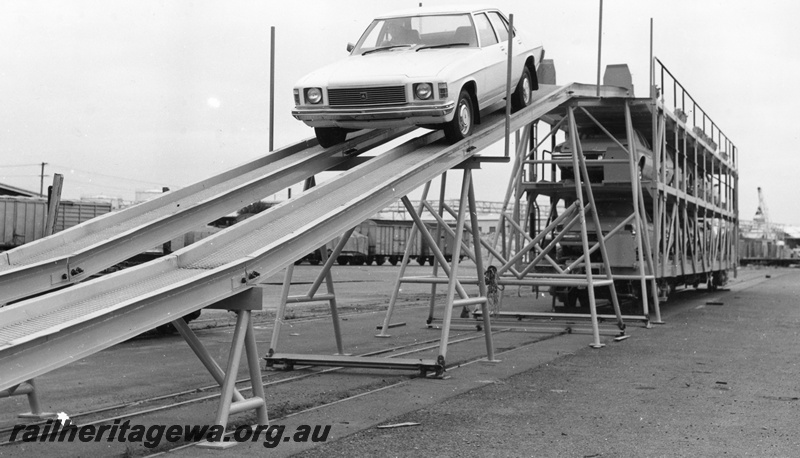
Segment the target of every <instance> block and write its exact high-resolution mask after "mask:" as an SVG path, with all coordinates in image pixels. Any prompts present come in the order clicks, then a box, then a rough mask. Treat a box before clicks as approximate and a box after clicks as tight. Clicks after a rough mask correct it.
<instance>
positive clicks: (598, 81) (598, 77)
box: [597, 0, 603, 97]
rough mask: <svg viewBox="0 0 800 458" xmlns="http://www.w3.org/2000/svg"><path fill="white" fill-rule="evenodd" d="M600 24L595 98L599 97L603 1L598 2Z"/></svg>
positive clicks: (598, 29)
mask: <svg viewBox="0 0 800 458" xmlns="http://www.w3.org/2000/svg"><path fill="white" fill-rule="evenodd" d="M599 22H600V24H599V26H598V28H597V96H598V97H600V56H601V53H602V49H603V0H600V21H599Z"/></svg>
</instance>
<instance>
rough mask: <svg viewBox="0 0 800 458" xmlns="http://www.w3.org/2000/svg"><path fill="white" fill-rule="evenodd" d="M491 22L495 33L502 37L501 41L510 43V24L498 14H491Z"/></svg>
mask: <svg viewBox="0 0 800 458" xmlns="http://www.w3.org/2000/svg"><path fill="white" fill-rule="evenodd" d="M489 20H490V21H492V25H493V26H494V30H495V32H497V35H498V36H499V37H500V41H508V24H506V21H504V20H503V18H502V17H501V16H500V14H498V13H497V12H491V13H489Z"/></svg>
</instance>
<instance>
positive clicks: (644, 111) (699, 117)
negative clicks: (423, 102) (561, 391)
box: [483, 59, 738, 347]
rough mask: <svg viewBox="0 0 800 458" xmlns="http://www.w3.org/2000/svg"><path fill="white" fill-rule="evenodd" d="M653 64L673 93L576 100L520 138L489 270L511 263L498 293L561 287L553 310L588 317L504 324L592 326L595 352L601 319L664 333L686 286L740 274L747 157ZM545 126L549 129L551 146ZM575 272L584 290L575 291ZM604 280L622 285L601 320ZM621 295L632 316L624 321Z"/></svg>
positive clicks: (550, 315)
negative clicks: (664, 308)
mask: <svg viewBox="0 0 800 458" xmlns="http://www.w3.org/2000/svg"><path fill="white" fill-rule="evenodd" d="M653 62H654V66H656V67H657V68H660V69H661V72H660V73H661V80H660V86H659V87H660V88H664V87H665V86H666V87H667V88H668V89H670V88H671V89H670V90H669V91H666V90H663V89H662V90H653V91H652V93H651V94H652V97H650V98H644V99H637V98H634V97H633V96H632V94H619V93H611V92H609V89H610V88H608V87H607V86H604V87H603V88H604V89H606V92H602V91H601V92H600V95H599V96H598V97H577V98H573V99H571V100H570V101H568V102H566V103H564V104H563V105H561V106H559V107H558V108H556V109H554V110H552V111H551V112H549V113H548V114H546V115H545V116H543V117H542V118H541V119H540V120H538V122H537V123H534V124H533V125H532V126H531V127H530V128H529V129H528V130H527V131H526V132H524V133H523V135H522V137H523V138H522V139H521V142H520V141H519V138H518V143H519V144H520V145H521V147H520V148H518V149H517V154H516V157H515V164H514V168H513V171H512V174H511V178H510V180H509V185H508V188H507V192H506V197H505V200H504V203H503V207H502V211H501V213H500V217H499V221H498V224H497V227H498V228H500V231H499V232H497V233H496V234H495V237H494V238H493V239H492V240H491V241H489V242H483V243H484V245H485V246H486V248H487V250H488V251H489V253H490V255H489V256H490V262H491V259H492V257H494V258H497V259H498V261H499V263H500V264H501V266H500V267H498V268H497V275H499V276H500V278H499V279H498V280H497V283H498V284H520V285H531V286H534V287H537V286H550V292H551V293H552V294H553V308H554V311H555V309H556V298H558V299H559V301H560V302H563V303H564V306H565V307H564V308H565V310H566V311H570V312H573V311H574V306H575V305H576V302H578V301H579V302H580V303H581V306H582V307H588V311H589V313H588V314H585V313H569V314H563V313H534V312H528V313H520V312H503V311H500V312H499V313H497V317H498V318H502V317H504V316H510V317H514V318H517V319H518V318H520V317H531V318H548V319H553V318H556V317H561V318H563V317H569V318H570V319H576V318H588V319H590V320H591V322H592V328H593V332H594V336H595V339H594V342H593V343H592V346H595V347H596V346H598V345H597V344H599V340H598V330H599V326H598V318H600V319H611V320H617V321H618V325H619V327H620V329H624V324H623V323H622V319H625V320H636V321H642V322H644V323H645V324H646V326H648V327H649V326H650V324H651V323H661V313H660V302H663V301H664V300H666V298H667V295H668V293H669V292H671V291H672V290H673V289H674V288H675V287H677V286H680V285H693V286H695V287H696V286H697V285H698V284H699V283H707V284H708V286H709V287H710V288H716V287H718V286H720V285H722V284H724V282H725V281H726V279H727V272H728V271H729V270H734V273H735V269H736V259H737V258H736V253H735V249H736V244H735V240H736V232H737V230H738V195H737V190H736V187H737V186H736V185H737V180H738V174H737V171H736V160H737V150H736V147H735V146H734V145H733V143H732V142H731V141H730V140H729V139H728V138H727V136H725V135H724V134H723V133H722V132H721V131H720V130H719V128H718V127H717V126H716V124H714V123H713V122H712V121H711V120H710V118H709V117H708V116H707V115H706V114H705V112H704V111H702V109H700V107H699V106H698V105H697V104H696V102H695V101H694V99H693V98H691V96H689V95H688V93H687V92H686V91H685V90H684V89H683V87H682V86H681V85H680V84H679V83H678V82H677V81H676V80H674V77H672V75H671V74H670V73H669V72H668V71H667V70H666V69H665V68H664V67H663V64H661V62H660V61H659V60H658V59H654V61H653ZM665 94H670V95H672V99H673V100H672V103H671V104H670V100H669V99H670V97H669V96H668V95H665ZM674 94H677V95H674ZM687 112H689V113H692V116H693V117H692V120H691V121H689V120H688V117H687V115H686V113H687ZM542 126H547V127H549V130H548V131H547V132H546V133H545V135H544V136H543V137H542V138H541V139H540V138H539V133H540V129H541V127H542ZM557 136H563V137H564V138H565V139H564V141H563V142H562V143H560V144H559V143H558V140H557ZM526 138H527V140H526ZM648 138H649V139H651V141H650V142H649V143H650V144H651V145H652V147H651V146H649V145H648V144H647V143H648V142H647V141H646V139H648ZM547 140H550V145H549V148H547V146H543V145H545V142H547ZM526 144H527V145H533V146H532V147H531V148H528V147H527V146H526ZM540 196H541V197H544V198H547V199H549V202H548V203H547V204H543V203H542V202H540V200H539V199H538V198H539V197H540ZM542 207H545V208H546V209H547V210H546V211H545V213H546V215H545V216H542V215H541V213H542ZM521 209H526V213H525V214H521ZM598 209H599V211H598ZM587 212H588V213H587ZM588 214H591V215H592V217H591V220H590V221H588V222H586V221H584V215H588ZM598 217H599V218H598ZM578 223H580V224H578ZM587 235H588V237H587ZM587 242H594V243H595V244H594V246H589V244H588V243H587ZM559 251H560V252H559ZM553 253H555V254H556V255H555V256H554V255H553ZM587 259H588V260H589V262H588V263H587ZM609 259H610V263H609ZM576 271H577V272H582V273H583V274H584V275H585V276H586V278H585V281H586V282H585V283H584V281H581V282H580V283H579V284H570V283H568V282H569V281H571V279H572V278H575V272H576ZM593 271H594V272H596V273H597V274H599V275H602V276H603V277H602V278H603V280H604V281H609V280H610V281H611V286H610V290H611V291H610V295H602V297H603V298H604V299H606V300H607V301H608V302H610V304H611V305H612V307H613V311H614V313H613V314H612V315H599V314H597V313H596V307H597V303H596V299H597V298H596V297H595V296H596V291H595V288H594V287H596V286H600V285H598V284H597V283H596V282H593V281H592V280H593V278H592V272H593ZM554 274H557V275H554ZM589 282H591V283H589ZM601 285H604V283H601ZM614 285H616V288H614ZM614 289H616V291H614ZM617 294H620V297H622V298H624V299H626V301H627V303H626V305H627V306H630V308H631V309H632V310H633V312H634V313H633V314H632V315H624V316H621V315H620V310H619V302H618V298H617ZM631 302H632V303H633V305H632V306H631V304H630V303H631ZM651 308H652V312H653V313H652V315H653V316H651Z"/></svg>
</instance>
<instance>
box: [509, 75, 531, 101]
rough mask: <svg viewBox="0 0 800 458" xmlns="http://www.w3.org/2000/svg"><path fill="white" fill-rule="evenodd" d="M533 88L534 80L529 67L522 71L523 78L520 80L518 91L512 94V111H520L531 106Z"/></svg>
mask: <svg viewBox="0 0 800 458" xmlns="http://www.w3.org/2000/svg"><path fill="white" fill-rule="evenodd" d="M532 88H533V80H532V78H531V72H530V70H528V67H525V68H524V69H523V70H522V78H520V79H519V84H517V89H516V90H515V91H514V93H513V94H511V109H512V110H513V111H519V110H521V109H523V108H525V107H527V106H528V105H530V104H531V90H532Z"/></svg>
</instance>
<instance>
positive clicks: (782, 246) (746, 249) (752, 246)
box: [739, 238, 800, 266]
mask: <svg viewBox="0 0 800 458" xmlns="http://www.w3.org/2000/svg"><path fill="white" fill-rule="evenodd" d="M739 264H741V265H743V266H746V265H771V266H788V265H792V264H800V256H798V249H797V248H795V249H792V248H790V247H789V246H788V245H787V244H786V242H784V241H783V240H774V239H750V238H740V239H739Z"/></svg>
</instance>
